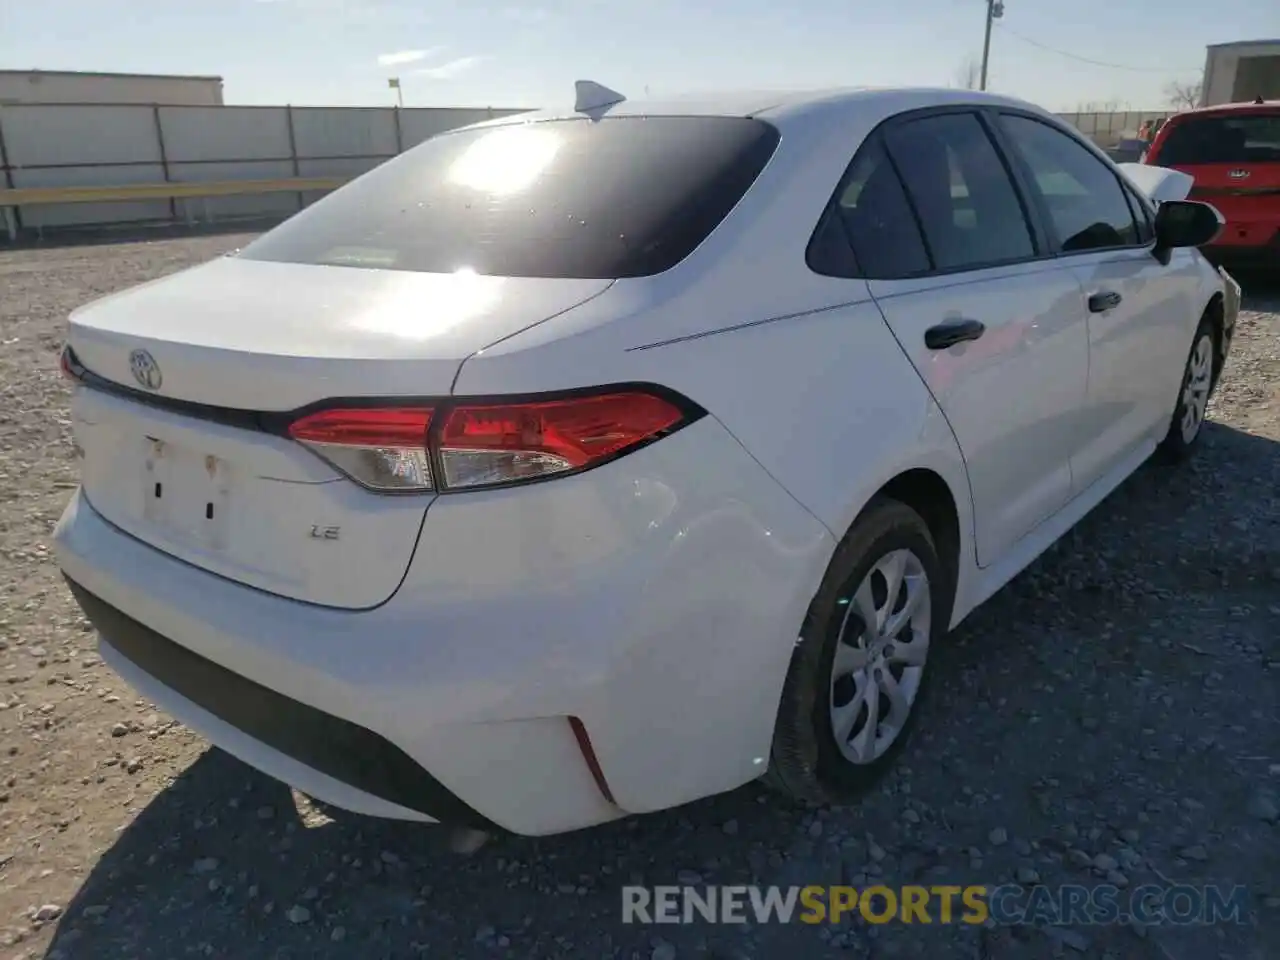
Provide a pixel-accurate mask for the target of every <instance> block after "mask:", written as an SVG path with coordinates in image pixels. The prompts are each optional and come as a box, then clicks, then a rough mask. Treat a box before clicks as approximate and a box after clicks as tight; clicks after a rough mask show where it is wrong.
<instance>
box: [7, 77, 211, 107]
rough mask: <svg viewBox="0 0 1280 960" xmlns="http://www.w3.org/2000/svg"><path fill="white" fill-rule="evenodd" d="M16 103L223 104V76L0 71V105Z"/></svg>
mask: <svg viewBox="0 0 1280 960" xmlns="http://www.w3.org/2000/svg"><path fill="white" fill-rule="evenodd" d="M17 103H163V104H181V105H188V106H222V78H221V77H199V76H180V75H167V74H157V73H93V72H90V71H81V70H0V106H3V105H5V104H17Z"/></svg>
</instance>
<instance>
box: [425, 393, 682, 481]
mask: <svg viewBox="0 0 1280 960" xmlns="http://www.w3.org/2000/svg"><path fill="white" fill-rule="evenodd" d="M682 420H684V413H683V412H682V411H681V410H680V408H679V407H677V406H675V405H674V404H673V403H670V402H668V401H667V400H664V399H662V398H661V397H657V396H654V395H653V394H650V393H641V392H629V393H608V394H602V395H598V396H591V397H575V398H571V399H566V400H551V401H544V402H542V403H516V404H484V405H475V406H471V405H468V406H460V407H455V408H453V409H452V410H450V411H449V412H448V415H447V418H446V419H445V421H444V423H443V424H442V425H441V427H440V433H439V447H440V464H441V467H442V468H443V470H444V482H445V485H446V486H449V487H484V486H492V485H494V484H504V483H515V482H517V481H520V480H535V479H539V478H541V477H549V476H554V475H555V474H560V473H568V472H571V471H574V470H583V469H585V468H587V467H590V466H594V465H596V464H598V463H601V462H603V461H605V460H608V459H611V458H612V457H616V456H618V455H619V454H620V453H623V452H625V451H627V450H629V449H631V448H632V447H635V446H637V445H639V444H641V443H645V442H647V441H649V440H651V439H653V438H654V437H657V436H660V435H662V434H664V433H666V432H667V431H669V430H671V429H672V428H673V427H675V426H677V425H679V424H680V422H681V421H682Z"/></svg>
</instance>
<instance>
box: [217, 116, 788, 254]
mask: <svg viewBox="0 0 1280 960" xmlns="http://www.w3.org/2000/svg"><path fill="white" fill-rule="evenodd" d="M778 140H779V135H778V132H777V130H776V128H774V127H772V126H771V125H769V124H766V123H763V122H761V121H758V120H752V119H748V118H742V117H615V118H606V119H604V120H598V121H592V120H589V119H585V118H583V119H577V118H574V119H567V120H554V121H547V122H542V123H524V124H516V125H509V126H500V127H492V128H487V129H478V130H463V131H459V132H457V133H446V134H443V135H441V136H438V137H435V138H432V139H431V140H428V141H426V142H425V143H423V144H421V145H420V146H418V147H415V148H414V149H413V150H410V151H409V152H407V153H405V154H403V155H402V156H400V157H397V158H395V159H394V160H390V161H388V162H387V163H385V164H383V165H382V166H380V167H378V168H376V169H375V170H373V171H371V172H370V173H368V174H366V175H365V176H364V177H362V178H360V179H359V180H357V181H355V182H353V183H351V184H349V185H348V186H346V187H344V188H342V189H341V190H339V191H337V192H335V193H333V194H331V195H329V196H328V197H325V198H324V199H323V200H321V201H319V202H318V203H316V204H315V205H313V206H311V207H309V208H308V209H307V210H305V211H303V212H302V213H300V214H298V215H297V216H295V217H293V218H291V219H289V220H287V221H285V222H284V223H283V224H281V225H280V226H278V227H276V228H275V229H274V230H272V231H270V232H268V233H266V234H264V235H263V236H262V237H260V238H259V239H257V240H256V241H254V242H253V243H251V244H249V245H248V246H246V247H245V248H244V250H242V251H241V253H240V256H243V257H246V258H248V259H250V260H273V261H284V262H289V263H307V264H326V265H332V266H346V267H364V268H370V269H380V270H410V271H423V272H432V273H451V272H453V271H455V270H463V269H469V270H473V271H475V272H476V273H478V274H485V275H491V276H510V277H563V278H579V279H611V278H615V277H640V276H648V275H652V274H655V273H661V272H662V271H664V270H667V269H669V268H670V267H673V266H675V265H676V264H677V263H679V262H680V261H681V260H683V259H684V258H685V257H687V256H688V255H689V254H690V253H692V252H693V250H694V249H695V248H696V247H697V246H698V245H699V244H700V243H701V242H702V241H703V240H705V239H706V238H707V237H708V236H709V235H710V234H711V232H712V231H713V230H715V228H716V227H717V226H719V224H720V222H721V221H722V220H723V219H724V218H725V216H726V215H727V214H728V213H729V211H730V210H732V209H733V207H734V206H735V205H736V204H737V203H738V201H739V200H741V199H742V197H743V195H744V194H745V193H746V191H747V190H748V189H749V188H750V186H751V184H752V183H753V182H754V181H755V179H756V177H757V176H759V174H760V172H761V170H763V169H764V166H765V164H766V163H767V162H768V161H769V158H770V157H771V156H772V155H773V152H774V149H775V148H776V146H777V144H778Z"/></svg>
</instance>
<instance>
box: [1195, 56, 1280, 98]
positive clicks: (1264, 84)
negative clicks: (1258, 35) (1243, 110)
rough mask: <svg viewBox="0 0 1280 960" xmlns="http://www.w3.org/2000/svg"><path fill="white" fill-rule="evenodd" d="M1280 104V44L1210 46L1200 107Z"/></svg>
mask: <svg viewBox="0 0 1280 960" xmlns="http://www.w3.org/2000/svg"><path fill="white" fill-rule="evenodd" d="M1257 97H1262V99H1264V100H1280V40H1240V41H1236V42H1234V43H1214V44H1210V45H1209V48H1208V51H1207V55H1206V57H1205V64H1204V86H1203V89H1202V92H1201V95H1200V106H1202V107H1213V106H1217V105H1218V104H1220V103H1247V102H1249V101H1250V100H1253V99H1255V98H1257Z"/></svg>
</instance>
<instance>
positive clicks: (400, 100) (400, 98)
mask: <svg viewBox="0 0 1280 960" xmlns="http://www.w3.org/2000/svg"><path fill="white" fill-rule="evenodd" d="M387 86H388V87H390V88H391V89H392V90H394V91H395V92H396V104H397V105H399V106H401V107H403V106H404V91H403V90H401V89H400V78H399V77H389V78H388V79H387Z"/></svg>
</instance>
